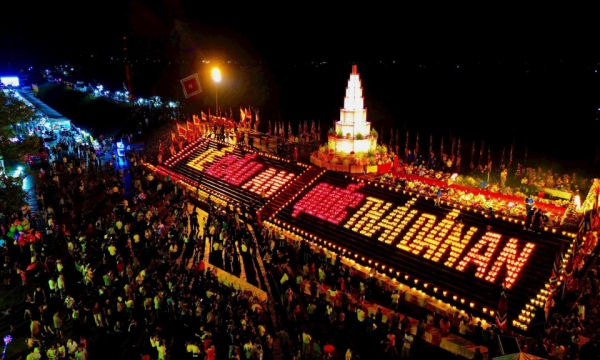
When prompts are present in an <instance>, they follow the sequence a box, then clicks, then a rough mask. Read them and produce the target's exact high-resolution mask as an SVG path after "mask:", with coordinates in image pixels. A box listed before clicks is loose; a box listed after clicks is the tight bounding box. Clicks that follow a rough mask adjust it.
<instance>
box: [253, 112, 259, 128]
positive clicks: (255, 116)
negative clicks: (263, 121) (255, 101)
mask: <svg viewBox="0 0 600 360" xmlns="http://www.w3.org/2000/svg"><path fill="white" fill-rule="evenodd" d="M254 123H255V124H256V131H258V124H260V119H259V118H258V110H256V111H254Z"/></svg>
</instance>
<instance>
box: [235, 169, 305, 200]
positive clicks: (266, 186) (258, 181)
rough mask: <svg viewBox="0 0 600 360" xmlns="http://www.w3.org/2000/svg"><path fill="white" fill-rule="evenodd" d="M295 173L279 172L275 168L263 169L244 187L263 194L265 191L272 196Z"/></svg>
mask: <svg viewBox="0 0 600 360" xmlns="http://www.w3.org/2000/svg"><path fill="white" fill-rule="evenodd" d="M294 176H295V175H294V173H286V172H285V171H283V170H281V171H279V172H277V169H275V168H268V169H267V170H265V171H262V172H261V173H260V174H259V175H258V176H256V177H255V178H252V179H250V180H248V182H246V183H245V184H244V185H242V188H244V189H246V190H250V191H252V192H253V193H255V194H261V193H262V192H263V191H264V192H265V194H266V196H267V197H268V198H270V197H271V196H273V195H274V194H275V193H276V192H277V191H278V190H279V189H281V188H282V187H283V186H284V185H285V184H287V183H288V182H289V181H290V180H292V179H293V178H294Z"/></svg>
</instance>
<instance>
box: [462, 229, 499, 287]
mask: <svg viewBox="0 0 600 360" xmlns="http://www.w3.org/2000/svg"><path fill="white" fill-rule="evenodd" d="M501 236H502V235H500V234H497V233H494V232H491V231H488V232H486V233H485V235H484V236H483V237H482V238H481V239H479V241H478V242H477V243H476V244H475V245H473V247H472V248H470V249H469V252H468V253H467V255H465V256H464V257H463V258H462V260H461V261H460V262H459V263H458V265H457V266H456V269H457V270H460V271H464V270H465V268H466V267H467V266H468V265H469V263H473V264H475V265H477V271H476V272H475V276H477V277H478V278H483V277H484V276H485V273H486V271H487V268H488V266H489V264H490V260H491V259H492V255H493V254H494V251H496V247H498V243H499V242H500V238H501Z"/></svg>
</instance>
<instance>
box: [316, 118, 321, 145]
mask: <svg viewBox="0 0 600 360" xmlns="http://www.w3.org/2000/svg"><path fill="white" fill-rule="evenodd" d="M318 125H319V126H318V127H317V141H320V140H321V120H319V124H318Z"/></svg>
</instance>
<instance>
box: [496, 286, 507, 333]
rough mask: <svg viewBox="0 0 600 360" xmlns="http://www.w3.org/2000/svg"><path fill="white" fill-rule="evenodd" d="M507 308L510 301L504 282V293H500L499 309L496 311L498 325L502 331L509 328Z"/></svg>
mask: <svg viewBox="0 0 600 360" xmlns="http://www.w3.org/2000/svg"><path fill="white" fill-rule="evenodd" d="M507 309H508V303H507V301H506V287H505V286H504V284H502V294H501V295H500V300H499V301H498V311H497V312H496V325H498V327H499V328H500V330H502V331H506V329H507V321H506V320H507V316H506V310H507Z"/></svg>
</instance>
